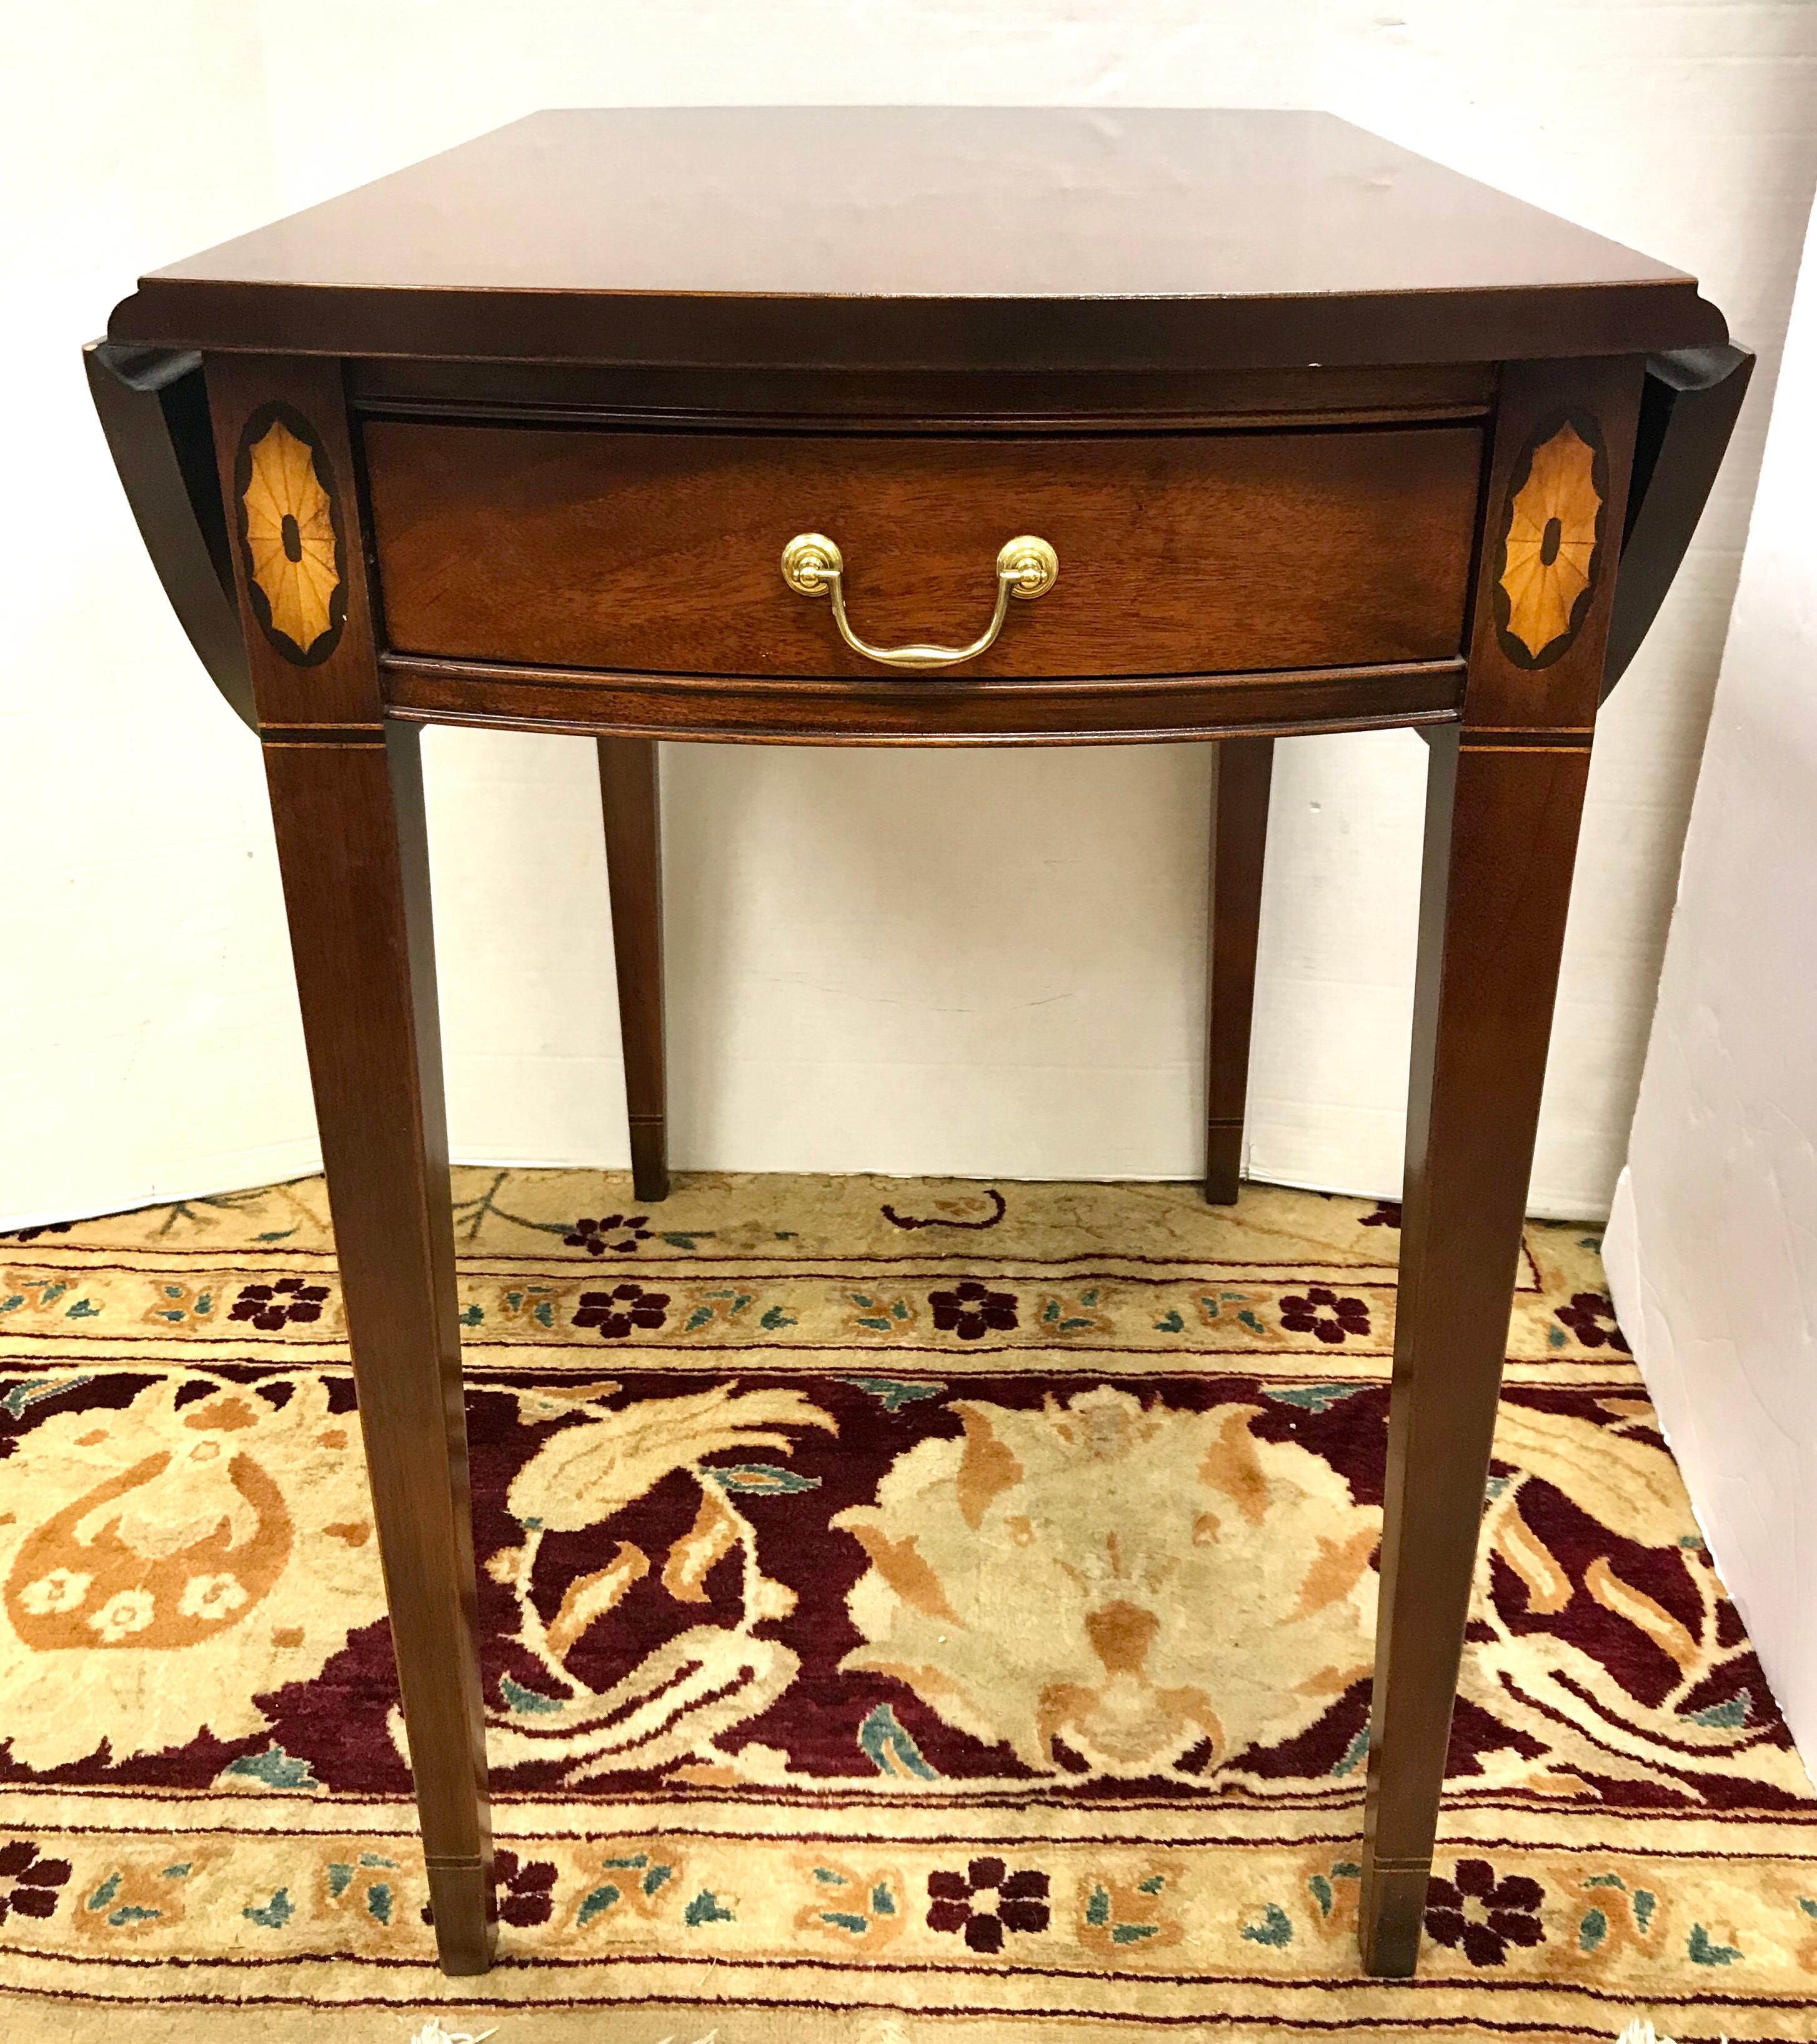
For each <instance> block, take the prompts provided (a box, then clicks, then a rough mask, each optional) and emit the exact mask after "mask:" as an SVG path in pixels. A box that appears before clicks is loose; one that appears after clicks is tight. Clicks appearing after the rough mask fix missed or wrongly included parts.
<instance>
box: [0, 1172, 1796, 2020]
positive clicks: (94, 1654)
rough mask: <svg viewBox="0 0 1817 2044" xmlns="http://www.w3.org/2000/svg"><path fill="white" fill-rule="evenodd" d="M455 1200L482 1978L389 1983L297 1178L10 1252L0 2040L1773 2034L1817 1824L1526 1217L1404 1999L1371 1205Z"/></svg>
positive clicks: (333, 1463) (1769, 1708) (936, 1185)
mask: <svg viewBox="0 0 1817 2044" xmlns="http://www.w3.org/2000/svg"><path fill="white" fill-rule="evenodd" d="M455 1179H456V1184H455V1197H456V1201H457V1216H458V1220H459V1234H460V1248H461V1263H460V1276H459V1282H460V1287H461V1308H462V1319H463V1339H464V1341H465V1344H466V1351H465V1353H466V1362H467V1372H468V1382H469V1391H468V1414H469V1427H470V1431H471V1444H472V1454H473V1479H474V1526H475V1535H476V1546H477V1552H478V1558H479V1562H480V1569H481V1575H480V1596H481V1618H482V1627H483V1631H484V1636H485V1673H486V1710H487V1720H488V1741H489V1746H490V1756H491V1764H492V1769H493V1780H494V1790H495V1793H496V1796H497V1830H498V1833H499V1837H500V1840H501V1855H500V1862H499V1865H500V1875H501V1920H502V1940H501V1963H500V1964H499V1965H498V1966H497V1968H496V1969H495V1970H494V1972H493V1973H491V1974H490V1975H489V1976H488V1977H486V1980H485V1981H484V1982H483V1983H482V1984H477V1987H478V1993H477V1997H476V1995H475V1992H474V1987H475V1985H476V1984H461V1983H450V1982H446V1981H443V1980H442V1979H441V1977H440V1975H439V1974H438V1973H436V1970H435V1969H434V1964H433V1947H432V1936H431V1934H430V1932H429V1931H428V1927H427V1926H426V1923H425V1921H424V1907H425V1903H426V1889H425V1886H424V1878H423V1873H422V1866H421V1854H420V1852H419V1850H418V1848H417V1844H416V1842H415V1839H414V1836H413V1822H412V1819H413V1810H412V1806H411V1804H410V1801H409V1773H408V1769H407V1766H406V1765H405V1758H404V1748H403V1735H402V1728H401V1721H400V1719H399V1718H398V1713H397V1711H396V1708H395V1699H394V1684H393V1677H392V1670H391V1666H390V1648H389V1641H388V1636H387V1631H386V1622H385V1616H384V1600H383V1593H382V1586H381V1584H380V1581H379V1573H378V1558H377V1554H376V1551H375V1541H374V1538H373V1533H372V1524H371V1509H370V1505H369V1502H368V1500H367V1493H366V1487H365V1477H364V1469H363V1461H362V1456H361V1448H360V1437H359V1420H358V1415H357V1412H356V1410H355V1398H354V1393H353V1385H352V1379H351V1372H350V1370H349V1368H348V1361H347V1354H346V1349H345V1346H344V1324H343V1319H342V1312H341V1302H340V1289H339V1285H338V1283H337V1281H336V1272H335V1266H334V1262H333V1255H332V1239H331V1236H330V1234H329V1230H328V1223H327V1218H326V1206H325V1199H324V1196H323V1191H322V1187H321V1183H320V1181H317V1180H305V1181H301V1182H299V1183H298V1184H294V1185H284V1186H278V1187H275V1188H271V1189H268V1190H265V1191H261V1192H257V1193H244V1194H235V1195H231V1196H229V1197H223V1198H221V1199H217V1200H210V1201H187V1202H183V1203H180V1204H176V1205H174V1206H167V1207H163V1208H153V1209H148V1210H147V1211H145V1212H140V1213H136V1214H129V1215H123V1216H114V1217H112V1218H109V1219H107V1220H98V1221H87V1222H83V1223H79V1224H74V1225H71V1226H68V1227H62V1228H39V1229H29V1230H26V1231H23V1233H21V1234H19V1235H14V1236H12V1237H9V1238H3V1239H0V1736H3V1738H4V1740H5V1744H4V1746H0V2022H3V2020H4V2011H5V2008H6V1996H8V1995H11V1996H14V1997H16V1998H17V2000H16V2012H22V2011H25V2010H26V2009H28V2008H45V2009H50V2008H61V2009H65V2010H70V2011H74V2010H78V2009H82V2008H105V2009H106V2011H108V2021H109V2023H110V2024H119V2023H127V2022H128V2021H129V2019H130V2018H131V2015H132V2011H133V2010H134V2009H136V2010H138V2011H140V2013H141V2014H144V2015H147V2016H150V2015H152V2014H153V2013H154V2012H159V2013H162V2014H165V2015H168V2014H171V2013H172V2012H174V2011H179V2010H182V2009H185V2008H189V2009H194V2011H197V2012H198V2019H200V2017H201V2015H202V2014H203V2013H204V2012H206V2011H208V2010H210V2009H213V2008H219V2007H221V2006H222V2005H224V2004H225V2006H226V2007H228V2008H232V2007H236V2006H246V2005H254V2004H255V2005H257V2006H259V2008H261V2009H263V2010H264V2011H267V2012H268V2015H269V2017H270V2019H271V2022H272V2023H279V2024H281V2023H283V2022H285V2021H287V2020H289V2019H290V2015H294V2014H295V2013H296V2012H297V2011H309V2010H319V2009H320V2008H322V2007H323V2006H324V2005H332V2006H334V2007H336V2008H341V2009H343V2010H351V2009H355V2008H364V2009H367V2011H370V2012H371V2015H372V2016H373V2018H374V2019H375V2021H376V2019H377V2018H378V2015H380V2013H381V2012H382V2011H391V2015H390V2016H387V2017H386V2023H388V2024H389V2025H390V2027H371V2028H369V2029H365V2030H359V2029H351V2030H348V2031H345V2032H342V2031H336V2032H335V2033H334V2034H337V2035H339V2034H348V2035H362V2034H371V2035H374V2036H378V2035H381V2034H384V2035H389V2034H392V2031H393V2030H394V2028H395V2027H396V2024H395V2021H394V2018H395V2016H396V2015H397V2014H398V2012H399V2011H408V2010H411V2009H414V2008H427V2007H431V2006H442V2005H444V2004H447V2005H448V2006H451V2007H453V2008H460V2009H463V2010H468V2009H482V2010H490V2011H494V2015H496V2012H497V2011H500V2010H505V2011H509V2012H510V2013H511V2015H512V2016H513V2022H514V2023H523V2022H524V2019H526V2018H528V2016H529V2015H531V2014H532V2012H533V2011H541V2012H542V2013H543V2015H546V2016H547V2019H549V2020H551V2021H554V2020H555V2018H556V2016H557V2014H558V2012H559V2011H561V2010H563V2009H570V2010H580V2009H586V2008H592V2009H594V2010H596V2011H597V2010H602V2009H618V2010H620V2011H625V2012H626V2013H627V2015H632V2014H636V2015H637V2016H638V2017H639V2019H640V2020H641V2019H642V2018H643V2016H644V2015H648V2016H649V2018H650V2020H651V2022H655V2021H656V2020H657V2012H658V2011H665V2010H673V2009H674V2008H677V2007H678V2006H682V2005H687V2006H690V2007H692V2008H693V2009H694V2011H696V2013H697V2014H699V2015H700V2016H701V2022H700V2026H699V2027H700V2028H701V2030H705V2029H706V2028H708V2027H712V2025H713V2022H714V2021H715V2020H716V2019H717V2018H718V2017H720V2016H723V2017H724V2019H725V2020H724V2022H723V2023H721V2026H720V2035H721V2037H722V2038H725V2039H726V2040H728V2044H731V2040H732V2039H736V2038H751V2039H752V2040H759V2039H767V2038H770V2037H771V2036H774V2037H776V2038H780V2037H781V2036H782V2034H785V2031H786V2032H787V2034H790V2035H791V2036H797V2037H801V2036H814V2037H816V2038H817V2037H819V2036H821V2035H825V2036H828V2037H832V2036H834V2035H838V2036H841V2037H870V2036H876V2037H877V2038H889V2037H894V2036H898V2035H904V2034H906V2029H905V2026H906V2027H908V2028H912V2027H916V2026H917V2025H920V2024H922V2023H927V2022H930V2021H932V2022H939V2021H945V2022H947V2023H948V2024H949V2025H951V2026H956V2027H965V2025H966V2024H967V2023H970V2024H971V2025H972V2026H973V2027H978V2026H979V2025H982V2026H983V2029H984V2030H985V2031H987V2032H988V2033H989V2035H990V2036H992V2037H993V2038H997V2037H999V2036H1001V2035H1002V2034H1005V2033H1006V2032H1007V2031H1008V2030H1010V2029H1015V2030H1017V2031H1025V2030H1028V2029H1029V2027H1030V2026H1031V2025H1033V2026H1035V2027H1037V2028H1039V2029H1040V2030H1042V2031H1043V2034H1047V2033H1049V2032H1051V2031H1052V2030H1053V2028H1054V2026H1055V2025H1056V2024H1059V2025H1061V2026H1062V2027H1063V2026H1064V2025H1065V2024H1066V2023H1072V2024H1074V2025H1075V2026H1085V2027H1095V2028H1100V2029H1101V2027H1102V2026H1103V2025H1104V2023H1113V2024H1114V2023H1117V2022H1133V2021H1140V2022H1143V2023H1169V2024H1174V2025H1181V2026H1196V2027H1221V2028H1223V2029H1225V2030H1227V2031H1231V2033H1232V2034H1251V2033H1253V2034H1255V2035H1256V2036H1258V2037H1259V2036H1261V2035H1262V2034H1264V2033H1265V2032H1266V2033H1268V2034H1277V2033H1280V2032H1282V2031H1297V2030H1304V2031H1308V2032H1311V2031H1331V2030H1340V2031H1356V2032H1357V2033H1358V2034H1365V2035H1372V2036H1373V2035H1378V2034H1379V2035H1395V2034H1400V2033H1401V2032H1402V2031H1406V2032H1408V2033H1411V2032H1412V2031H1417V2030H1423V2029H1427V2028H1431V2029H1442V2030H1445V2031H1451V2032H1461V2033H1462V2034H1476V2033H1477V2032H1479V2031H1480V2032H1481V2034H1483V2035H1484V2036H1485V2037H1486V2036H1489V2035H1490V2034H1495V2035H1498V2036H1499V2035H1503V2034H1509V2033H1519V2034H1523V2035H1527V2034H1531V2035H1535V2036H1554V2035H1556V2036H1560V2037H1578V2036H1602V2035H1607V2034H1611V2032H1612V2031H1613V2029H1615V2028H1616V2027H1619V2022H1620V2020H1621V2019H1624V2018H1625V2015H1626V2014H1627V2012H1628V2011H1630V2009H1631V2008H1634V2007H1638V2008H1641V2009H1642V2011H1645V2012H1646V2013H1648V2014H1650V2015H1652V2016H1653V2017H1654V2019H1655V2020H1656V2021H1657V2022H1658V2025H1659V2027H1660V2028H1661V2031H1666V2032H1668V2033H1669V2034H1673V2035H1675V2036H1677V2037H1678V2038H1681V2039H1688V2038H1697V2037H1703V2036H1708V2037H1710V2038H1715V2037H1717V2036H1718V2035H1727V2036H1728V2037H1731V2038H1781V2037H1783V2038H1795V2037H1809V2036H1811V2034H1814V2033H1817V1792H1813V1790H1812V1788H1811V1784H1810V1782H1809V1781H1808V1780H1807V1777H1806V1776H1805V1773H1804V1769H1803V1768H1802V1767H1801V1765H1800V1762H1799V1759H1798V1757H1797V1755H1796V1753H1795V1752H1794V1750H1792V1746H1791V1743H1790V1741H1789V1739H1788V1736H1787V1735H1786V1732H1785V1730H1784V1726H1783V1724H1782V1723H1781V1719H1780V1718H1779V1715H1778V1713H1777V1710H1776V1708H1775V1707H1774V1704H1773V1699H1772V1696H1771V1695H1770V1693H1769V1691H1768V1689H1767V1687H1766V1685H1765V1681H1764V1679H1763V1678H1762V1676H1761V1670H1760V1668H1759V1665H1758V1663H1757V1661H1756V1659H1755V1658H1754V1654H1753V1651H1752V1650H1751V1648H1750V1646H1749V1643H1748V1641H1747V1639H1746V1635H1745V1633H1744V1631H1743V1629H1742V1627H1741V1625H1740V1623H1739V1622H1738V1619H1737V1616H1736V1614H1735V1612H1734V1608H1733V1606H1732V1604H1731V1603H1730V1602H1729V1600H1728V1599H1727V1595H1726V1593H1724V1591H1723V1585H1722V1584H1721V1582H1720V1581H1719V1579H1718V1577H1717V1576H1716V1574H1715V1571H1714V1569H1713V1567H1712V1566H1711V1562H1710V1560H1709V1558H1708V1555H1707V1554H1706V1553H1705V1552H1704V1547H1703V1545H1702V1543H1701V1541H1700V1539H1699V1538H1698V1535H1697V1533H1696V1525H1695V1522H1694V1520H1693V1518H1692V1514H1691V1511H1690V1508H1689V1505H1688V1501H1687V1500H1686V1498H1685V1496H1684V1490H1683V1488H1682V1485H1681V1483H1680V1481H1679V1477H1678V1474H1677V1470H1676V1469H1675V1467H1674V1466H1673V1462H1672V1460H1671V1458H1670V1455H1669V1453H1668V1452H1667V1450H1666V1448H1665V1443H1664V1442H1663V1441H1662V1440H1661V1437H1660V1435H1659V1433H1658V1428H1657V1425H1656V1423H1655V1421H1654V1416H1653V1412H1652V1408H1651V1407H1650V1404H1648V1402H1647V1400H1646V1395H1645V1392H1644V1390H1643V1389H1642V1385H1641V1382H1640V1379H1639V1377H1638V1372H1637V1371H1636V1370H1635V1367H1634V1365H1633V1362H1632V1361H1631V1358H1630V1357H1629V1355H1628V1353H1627V1344H1626V1343H1625V1342H1624V1341H1623V1338H1622V1335H1621V1333H1620V1330H1619V1328H1618V1327H1616V1326H1615V1321H1614V1319H1613V1316H1612V1314H1611V1311H1610V1308H1609V1304H1608V1299H1607V1297H1606V1295H1605V1294H1604V1291H1603V1289H1602V1277H1601V1274H1600V1265H1599V1263H1598V1262H1597V1258H1596V1247H1597V1244H1596V1238H1595V1235H1594V1234H1593V1232H1591V1231H1586V1230H1585V1229H1583V1228H1578V1227H1571V1226H1563V1225H1557V1224H1537V1223H1536V1224H1531V1225H1530V1227H1529V1228H1528V1230H1527V1240H1526V1245H1525V1249H1524V1252H1523V1257H1522V1259H1521V1266H1520V1274H1519V1292H1518V1293H1517V1297H1516V1300H1515V1310H1514V1314H1513V1318H1512V1324H1511V1327H1510V1333H1509V1347H1508V1356H1509V1366H1508V1383H1507V1389H1506V1391H1505V1393H1504V1400H1503V1407H1502V1413H1501V1418H1500V1427H1499V1430H1498V1434H1497V1440H1496V1459H1495V1463H1494V1466H1493V1471H1492V1481H1491V1485H1490V1491H1489V1500H1488V1503H1487V1506H1486V1510H1485V1522H1484V1561H1483V1566H1482V1568H1481V1573H1480V1576H1479V1581H1478V1584H1477V1594H1476V1600H1475V1604H1474V1608H1473V1614H1472V1618H1471V1623H1470V1635H1469V1649H1468V1652H1467V1655H1466V1666H1465V1670H1464V1675H1463V1680H1462V1692H1461V1699H1460V1702H1459V1705H1458V1712H1457V1717H1456V1721H1455V1724H1454V1731H1453V1735H1452V1745H1451V1753H1450V1782H1449V1787H1448V1790H1447V1797H1446V1807H1445V1814H1444V1819H1443V1828H1442V1842H1441V1847H1440V1850H1439V1856H1438V1862H1437V1865H1436V1867H1435V1876H1434V1879H1433V1881H1432V1885H1431V1890H1430V1893H1429V1898H1428V1905H1427V1942H1426V1947H1425V1950H1424V1953H1423V1958H1422V1961H1421V1967H1420V1972H1419V1977H1418V1978H1417V1980H1416V1981H1414V1982H1412V1983H1405V1984H1402V1983H1393V1984H1391V1983H1381V1982H1371V1981H1366V1980H1365V1979H1364V1978H1363V1977H1362V1976H1361V1975H1360V1974H1359V1973H1358V1965H1357V1959H1356V1951H1355V1920H1356V1903H1357V1883H1358V1838H1359V1832H1360V1825H1361V1814H1362V1813H1361V1799H1362V1782H1363V1774H1364V1769H1365V1765H1366V1747H1367V1720H1368V1700H1369V1662H1370V1650H1371V1641H1372V1638H1373V1629H1374V1609H1375V1596H1376V1587H1377V1577H1376V1560H1377V1542H1378V1539H1379V1533H1380V1521H1381V1472H1382V1461H1383V1450H1384V1446H1385V1427H1386V1417H1387V1377H1388V1371H1389V1358H1390V1357H1391V1354H1392V1350H1393V1315H1394V1297H1395V1258H1396V1252H1397V1248H1398V1242H1399V1236H1398V1227H1399V1220H1400V1216H1399V1213H1398V1211H1397V1210H1396V1208H1393V1206H1392V1205H1389V1204H1376V1203H1373V1202H1369V1201H1355V1200H1346V1199H1339V1198H1335V1197H1323V1196H1320V1195H1316V1194H1311V1193H1289V1192H1284V1191H1280V1190H1277V1189H1271V1188H1269V1187H1266V1186H1251V1187H1247V1188H1246V1189H1245V1190H1244V1193H1243V1199H1242V1201H1240V1202H1239V1204H1238V1206H1237V1207H1236V1208H1235V1209H1234V1210H1232V1209H1216V1208H1206V1207H1205V1206H1204V1204H1202V1203H1201V1202H1200V1200H1199V1199H1198V1197H1197V1193H1196V1191H1195V1190H1194V1189H1193V1188H1190V1187H1179V1186H1160V1185H1001V1186H997V1187H984V1186H981V1185H974V1184H970V1183H961V1182H955V1181H890V1180H882V1179H876V1178H854V1179H849V1180H841V1181H832V1180H826V1179H818V1178H795V1177H786V1176H778V1177H764V1178H753V1177H736V1176H709V1175H700V1176H695V1177H691V1178H688V1179H687V1180H686V1181H684V1182H683V1183H682V1184H681V1185H679V1186H678V1189H677V1190H676V1192H675V1193H674V1195H673V1196H672V1197H670V1199H669V1200H668V1201H665V1202H664V1203H663V1204H662V1205H661V1206H660V1207H655V1208H647V1209H637V1208H634V1207H632V1205H631V1204H629V1202H628V1190H627V1189H626V1187H625V1185H624V1181H622V1180H620V1179H619V1178H615V1177H613V1175H611V1174H597V1173H580V1172H550V1171H545V1172H533V1171H509V1172H504V1171H497V1170H473V1169H463V1170H459V1171H458V1172H457V1173H456V1174H455ZM286 2011H288V2012H289V2013H288V2014H287V2013H286ZM892 2025H893V2026H894V2027H891V2026H892ZM47 2034H54V2031H53V2032H50V2033H47ZM69 2034H76V2033H75V2032H74V2031H72V2032H71V2033H69ZM81 2034H85V2035H86V2034H88V2033H86V2031H84V2032H83V2033H81ZM94 2034H100V2032H99V2031H97V2032H95V2033H94ZM109 2034H113V2033H112V2031H111V2030H110V2031H109ZM158 2034H159V2035H162V2034H165V2033H164V2032H163V2031H159V2032H158ZM171 2034H175V2033H174V2032H173V2033H171ZM271 2034H272V2036H273V2037H274V2038H275V2037H278V2036H279V2035H280V2034H282V2035H286V2036H287V2035H289V2034H291V2033H290V2031H280V2030H278V2029H274V2030H273V2031H272V2032H271ZM298 2034H302V2033H300V2032H299V2033H298ZM517 2034H523V2035H525V2036H530V2035H533V2034H541V2033H540V2031H534V2030H532V2029H530V2028H528V2027H524V2028H523V2029H522V2030H521V2031H520V2030H518V2029H517V2028H513V2029H512V2030H510V2031H505V2032H503V2033H501V2044H509V2039H510V2038H511V2037H513V2036H514V2035H517ZM551 2034H552V2033H551ZM563 2034H567V2033H566V2032H565V2031H564V2032H563ZM575 2034H581V2033H579V2032H576V2033H575ZM637 2034H638V2035H639V2036H640V2037H641V2031H638V2033H637ZM661 2034H663V2031H662V2029H661V2028H660V2027H659V2028H657V2029H655V2031H653V2032H652V2034H651V2038H650V2040H649V2044H656V2039H657V2038H659V2037H660V2036H661Z"/></svg>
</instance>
